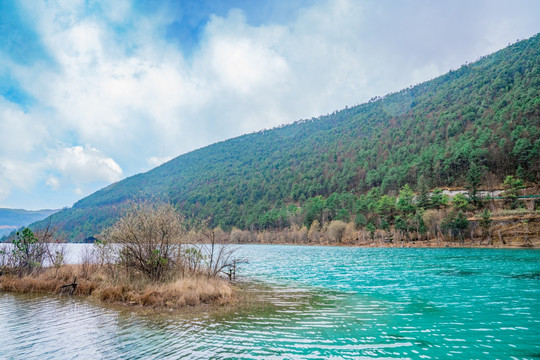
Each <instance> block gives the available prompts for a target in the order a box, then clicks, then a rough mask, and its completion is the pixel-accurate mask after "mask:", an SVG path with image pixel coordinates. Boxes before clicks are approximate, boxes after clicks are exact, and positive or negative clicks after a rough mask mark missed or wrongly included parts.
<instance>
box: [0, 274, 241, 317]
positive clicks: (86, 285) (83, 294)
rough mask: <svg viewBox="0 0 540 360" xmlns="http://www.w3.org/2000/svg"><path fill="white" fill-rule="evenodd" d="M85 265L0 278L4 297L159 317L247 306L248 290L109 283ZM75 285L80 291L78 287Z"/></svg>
mask: <svg viewBox="0 0 540 360" xmlns="http://www.w3.org/2000/svg"><path fill="white" fill-rule="evenodd" d="M82 268H83V267H82V266H81V265H63V266H61V267H59V268H44V269H42V270H41V271H39V272H36V273H34V274H28V275H25V276H18V275H17V274H16V273H1V274H0V292H5V293H20V294H39V295H56V296H61V297H62V296H68V297H74V298H79V299H85V300H89V301H92V302H96V303H99V304H102V305H106V306H119V307H124V308H126V309H132V310H137V309H138V310H152V311H157V312H171V311H175V312H186V311H189V312H193V311H194V310H196V311H197V312H201V310H203V309H204V312H209V311H214V310H219V309H224V308H228V307H233V308H234V307H236V305H237V304H240V303H243V302H245V299H246V295H245V294H244V291H243V290H242V287H243V286H245V285H242V284H239V283H238V284H233V283H231V282H229V281H228V280H226V279H223V278H220V277H218V278H209V277H206V276H202V275H200V274H196V275H187V276H182V277H178V278H174V279H170V280H169V281H163V282H159V283H155V282H154V283H152V282H146V281H141V280H140V279H138V280H137V279H122V280H117V281H110V280H109V279H107V278H106V274H105V272H106V270H107V269H105V267H104V266H101V267H100V268H97V269H94V271H92V272H90V273H87V274H85V273H84V269H82ZM73 284H75V286H73Z"/></svg>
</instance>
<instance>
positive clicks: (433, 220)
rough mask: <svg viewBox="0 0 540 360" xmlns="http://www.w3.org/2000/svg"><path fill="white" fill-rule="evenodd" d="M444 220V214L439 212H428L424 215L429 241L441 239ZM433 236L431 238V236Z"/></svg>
mask: <svg viewBox="0 0 540 360" xmlns="http://www.w3.org/2000/svg"><path fill="white" fill-rule="evenodd" d="M443 218H444V214H443V213H442V212H440V211H438V210H433V209H432V210H426V212H424V214H423V215H422V219H423V220H424V224H425V225H426V228H427V231H428V239H429V238H430V237H431V236H433V237H437V238H438V237H439V233H440V232H441V223H442V220H443ZM430 235H431V236H430Z"/></svg>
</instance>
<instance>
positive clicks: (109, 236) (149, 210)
mask: <svg viewBox="0 0 540 360" xmlns="http://www.w3.org/2000/svg"><path fill="white" fill-rule="evenodd" d="M183 234H184V227H183V219H182V218H181V217H180V216H179V215H178V214H177V213H176V211H175V210H174V208H173V207H172V205H170V204H157V205H155V204H151V203H148V202H141V203H133V204H132V205H131V206H130V208H129V209H128V210H127V211H126V213H125V214H124V216H122V217H121V218H120V220H118V222H116V223H115V224H114V225H113V226H112V227H110V228H108V229H106V230H105V231H104V232H103V233H102V234H101V236H100V239H102V240H103V241H106V242H109V243H113V244H118V256H119V261H120V262H121V263H123V264H124V265H125V266H126V268H128V269H133V270H135V271H138V272H140V273H141V274H143V275H144V276H146V277H148V278H149V279H150V280H152V281H159V280H161V279H163V277H164V276H165V275H166V274H167V273H169V272H170V271H171V270H172V269H173V268H174V267H175V265H176V260H177V259H178V257H179V256H178V252H179V251H180V244H181V240H182V236H183Z"/></svg>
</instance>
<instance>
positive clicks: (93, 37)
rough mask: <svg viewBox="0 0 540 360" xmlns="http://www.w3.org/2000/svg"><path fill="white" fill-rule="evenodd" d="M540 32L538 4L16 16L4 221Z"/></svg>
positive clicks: (137, 1) (126, 8)
mask: <svg viewBox="0 0 540 360" xmlns="http://www.w3.org/2000/svg"><path fill="white" fill-rule="evenodd" d="M538 32H540V1H537V0H513V1H503V0H453V1H432V0H411V1H402V0H399V1H397V0H395V1H393V0H387V1H379V0H373V1H367V0H366V1H364V0H311V1H307V0H306V1H304V0H189V1H187V0H186V1H182V0H177V1H172V0H170V1H167V0H166V1H157V0H147V1H143V0H115V1H109V0H104V1H98V0H95V1H93V0H28V1H26V0H21V1H14V0H0V207H7V208H25V209H34V210H35V209H42V208H62V207H66V206H67V207H69V206H71V205H72V204H73V203H74V202H76V201H77V200H79V199H81V198H82V197H84V196H87V195H89V194H91V193H93V192H95V191H97V190H99V189H100V188H102V187H104V186H107V185H108V184H110V183H113V182H116V181H119V180H121V179H124V178H126V177H128V176H131V175H134V174H137V173H140V172H145V171H148V170H150V169H152V168H153V167H155V166H158V165H160V164H162V163H163V162H165V161H168V160H170V159H172V158H174V157H176V156H178V155H181V154H184V153H186V152H189V151H192V150H195V149H198V148H201V147H203V146H206V145H209V144H212V143H215V142H217V141H221V140H225V139H228V138H231V137H235V136H239V135H242V134H245V133H251V132H254V131H259V130H262V129H269V128H272V127H275V126H279V125H281V124H287V123H292V122H294V121H297V120H300V119H310V118H312V117H317V116H320V115H324V114H327V113H331V112H333V111H334V110H339V109H342V108H344V107H346V106H353V105H357V104H360V103H363V102H366V101H368V100H369V99H370V98H372V97H375V96H383V95H385V94H387V93H390V92H394V91H398V90H400V89H403V88H406V87H408V86H410V85H414V84H418V83H420V82H423V81H426V80H429V79H432V78H434V77H436V76H439V75H442V74H444V73H446V72H448V71H449V70H451V69H457V68H459V67H460V66H461V65H462V64H465V63H467V62H473V61H475V60H477V59H478V58H479V57H481V56H483V55H487V54H489V53H492V52H494V51H497V50H499V49H502V48H503V47H505V46H507V45H508V44H510V43H513V42H515V41H516V40H518V39H526V38H529V37H531V36H533V35H535V34H536V33H538Z"/></svg>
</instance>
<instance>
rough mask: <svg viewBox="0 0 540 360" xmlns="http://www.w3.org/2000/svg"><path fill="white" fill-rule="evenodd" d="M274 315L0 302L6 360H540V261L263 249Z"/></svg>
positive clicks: (256, 265)
mask: <svg viewBox="0 0 540 360" xmlns="http://www.w3.org/2000/svg"><path fill="white" fill-rule="evenodd" d="M238 255H239V256H241V257H246V258H249V259H250V263H249V264H246V265H244V266H243V268H242V274H243V275H244V276H248V277H250V278H251V279H255V280H257V281H263V282H265V283H268V284H270V285H272V286H273V287H272V290H270V291H269V293H268V298H270V300H271V302H272V305H271V306H264V307H261V308H258V309H253V310H251V311H248V312H241V313H236V314H227V315H221V316H215V315H213V316H209V315H206V316H204V315H199V316H194V317H191V318H185V317H179V316H143V315H138V314H134V313H130V312H122V311H116V310H112V309H104V308H102V307H100V306H99V305H96V304H92V303H89V302H87V301H84V300H77V299H69V298H59V297H56V296H52V297H43V296H39V297H36V296H22V295H13V294H2V293H0V334H1V335H0V336H1V337H0V344H1V346H0V358H2V359H3V358H21V359H23V358H24V359H26V358H40V359H70V358H74V357H76V356H78V357H79V358H107V359H108V358H129V359H136V358H141V359H143V358H144V359H164V358H170V359H178V358H188V359H207V358H215V359H228V358H242V359H328V358H333V359H372V358H377V359H451V358H454V359H512V358H514V359H539V358H540V251H536V250H491V249H485V250H484V249H395V248H394V249H364V248H331V247H301V246H276V245H268V246H267V245H253V246H242V247H241V248H240V250H239V252H238Z"/></svg>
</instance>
